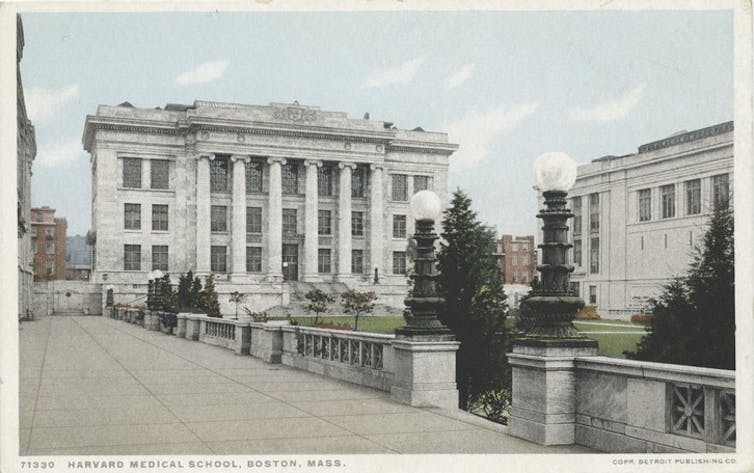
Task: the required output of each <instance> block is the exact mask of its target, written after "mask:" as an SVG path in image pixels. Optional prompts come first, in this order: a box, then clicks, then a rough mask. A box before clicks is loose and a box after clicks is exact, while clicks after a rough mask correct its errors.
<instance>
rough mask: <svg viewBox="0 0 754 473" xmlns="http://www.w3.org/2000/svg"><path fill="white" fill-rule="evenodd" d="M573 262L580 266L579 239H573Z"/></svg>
mask: <svg viewBox="0 0 754 473" xmlns="http://www.w3.org/2000/svg"><path fill="white" fill-rule="evenodd" d="M573 264H575V265H576V266H581V239H580V238H579V239H574V240H573Z"/></svg>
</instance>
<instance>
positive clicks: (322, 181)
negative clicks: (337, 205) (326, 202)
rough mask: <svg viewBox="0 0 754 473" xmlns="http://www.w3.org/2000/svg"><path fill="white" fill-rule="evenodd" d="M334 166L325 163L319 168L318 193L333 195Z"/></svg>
mask: <svg viewBox="0 0 754 473" xmlns="http://www.w3.org/2000/svg"><path fill="white" fill-rule="evenodd" d="M332 174H333V167H332V166H329V165H324V166H322V167H319V168H317V193H318V194H319V195H325V196H327V195H332V194H333V192H332Z"/></svg>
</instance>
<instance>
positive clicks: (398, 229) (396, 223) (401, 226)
mask: <svg viewBox="0 0 754 473" xmlns="http://www.w3.org/2000/svg"><path fill="white" fill-rule="evenodd" d="M393 238H406V216H405V215H393Z"/></svg>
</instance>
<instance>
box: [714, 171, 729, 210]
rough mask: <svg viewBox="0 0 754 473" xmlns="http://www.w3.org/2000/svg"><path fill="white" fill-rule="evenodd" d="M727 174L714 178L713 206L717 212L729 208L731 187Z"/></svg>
mask: <svg viewBox="0 0 754 473" xmlns="http://www.w3.org/2000/svg"><path fill="white" fill-rule="evenodd" d="M729 184H730V183H729V181H728V175H727V174H720V175H718V176H712V205H713V207H714V209H715V210H719V209H723V208H726V207H728V203H729V202H728V201H729V200H730V185H729Z"/></svg>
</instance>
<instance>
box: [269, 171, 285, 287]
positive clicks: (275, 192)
mask: <svg viewBox="0 0 754 473" xmlns="http://www.w3.org/2000/svg"><path fill="white" fill-rule="evenodd" d="M267 162H268V163H269V165H270V188H269V192H268V197H269V201H268V205H267V279H268V280H269V281H272V282H280V281H282V280H283V200H282V199H283V187H282V185H283V183H282V176H281V172H282V170H281V166H282V165H283V164H285V163H286V160H285V159H284V158H268V159H267Z"/></svg>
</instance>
